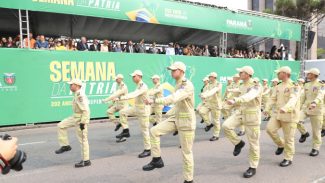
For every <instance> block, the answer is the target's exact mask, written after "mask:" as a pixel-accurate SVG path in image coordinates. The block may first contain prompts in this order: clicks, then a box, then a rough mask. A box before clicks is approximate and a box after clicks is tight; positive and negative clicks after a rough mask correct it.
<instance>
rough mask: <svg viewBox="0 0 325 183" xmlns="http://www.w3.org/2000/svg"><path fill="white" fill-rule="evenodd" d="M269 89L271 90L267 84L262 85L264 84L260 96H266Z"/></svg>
mask: <svg viewBox="0 0 325 183" xmlns="http://www.w3.org/2000/svg"><path fill="white" fill-rule="evenodd" d="M270 91H271V90H270V88H269V86H267V85H264V86H263V94H262V96H263V97H268V95H269V93H270Z"/></svg>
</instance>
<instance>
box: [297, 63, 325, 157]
mask: <svg viewBox="0 0 325 183" xmlns="http://www.w3.org/2000/svg"><path fill="white" fill-rule="evenodd" d="M305 73H306V74H307V79H308V80H309V81H310V82H308V83H306V84H305V86H304V93H303V95H302V97H301V98H302V100H303V102H302V107H301V109H302V110H301V112H300V120H299V122H300V130H301V132H302V135H301V138H300V139H299V142H301V143H302V142H304V141H305V140H306V137H307V135H306V134H307V131H306V129H305V127H304V126H303V125H302V122H303V121H304V120H305V119H306V118H310V122H311V126H312V131H313V148H312V150H311V152H310V154H309V155H310V156H317V155H318V154H319V149H320V146H321V144H322V138H321V130H322V123H323V109H322V107H323V100H324V91H325V89H324V86H323V84H322V83H320V81H319V80H318V76H319V74H320V72H319V70H318V69H317V68H312V69H310V70H308V71H305ZM308 136H309V135H308Z"/></svg>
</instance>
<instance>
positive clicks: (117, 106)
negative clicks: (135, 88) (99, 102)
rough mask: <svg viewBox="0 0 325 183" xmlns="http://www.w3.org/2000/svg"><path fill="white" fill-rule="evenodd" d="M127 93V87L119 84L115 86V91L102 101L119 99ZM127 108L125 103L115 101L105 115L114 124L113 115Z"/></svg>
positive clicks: (114, 118)
mask: <svg viewBox="0 0 325 183" xmlns="http://www.w3.org/2000/svg"><path fill="white" fill-rule="evenodd" d="M127 93H128V87H127V86H126V85H125V84H124V83H123V82H121V83H120V84H119V85H118V86H117V90H116V91H115V92H114V93H113V94H112V95H111V96H109V97H107V98H106V99H104V100H103V101H104V102H109V101H111V100H113V99H115V98H120V97H122V96H124V95H126V94H127ZM127 106H128V103H127V101H116V102H114V103H113V104H112V105H111V106H109V107H108V110H107V111H106V113H107V116H108V118H109V119H110V121H113V122H115V123H116V117H115V113H116V112H119V111H120V110H122V109H124V108H126V107H127Z"/></svg>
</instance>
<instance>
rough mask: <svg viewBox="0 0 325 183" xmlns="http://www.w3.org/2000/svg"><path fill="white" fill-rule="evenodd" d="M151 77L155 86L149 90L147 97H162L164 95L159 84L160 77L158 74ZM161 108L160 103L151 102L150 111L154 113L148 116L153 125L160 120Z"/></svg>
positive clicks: (162, 106)
mask: <svg viewBox="0 0 325 183" xmlns="http://www.w3.org/2000/svg"><path fill="white" fill-rule="evenodd" d="M151 79H152V82H153V84H154V85H155V86H154V87H153V88H152V89H151V90H149V97H150V98H152V99H156V98H162V97H163V96H164V95H163V88H162V86H161V84H160V77H159V76H158V75H153V76H152V77H151ZM163 108H164V105H161V104H153V105H152V106H151V112H150V113H154V116H152V117H150V122H151V123H153V126H156V125H157V124H158V123H160V122H161V118H162V111H163Z"/></svg>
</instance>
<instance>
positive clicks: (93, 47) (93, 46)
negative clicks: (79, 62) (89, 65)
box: [89, 39, 100, 51]
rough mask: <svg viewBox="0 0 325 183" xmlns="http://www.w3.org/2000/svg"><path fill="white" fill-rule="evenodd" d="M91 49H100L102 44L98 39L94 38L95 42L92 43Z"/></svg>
mask: <svg viewBox="0 0 325 183" xmlns="http://www.w3.org/2000/svg"><path fill="white" fill-rule="evenodd" d="M89 51H100V44H99V41H98V40H97V39H94V42H93V44H92V45H90V48H89Z"/></svg>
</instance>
